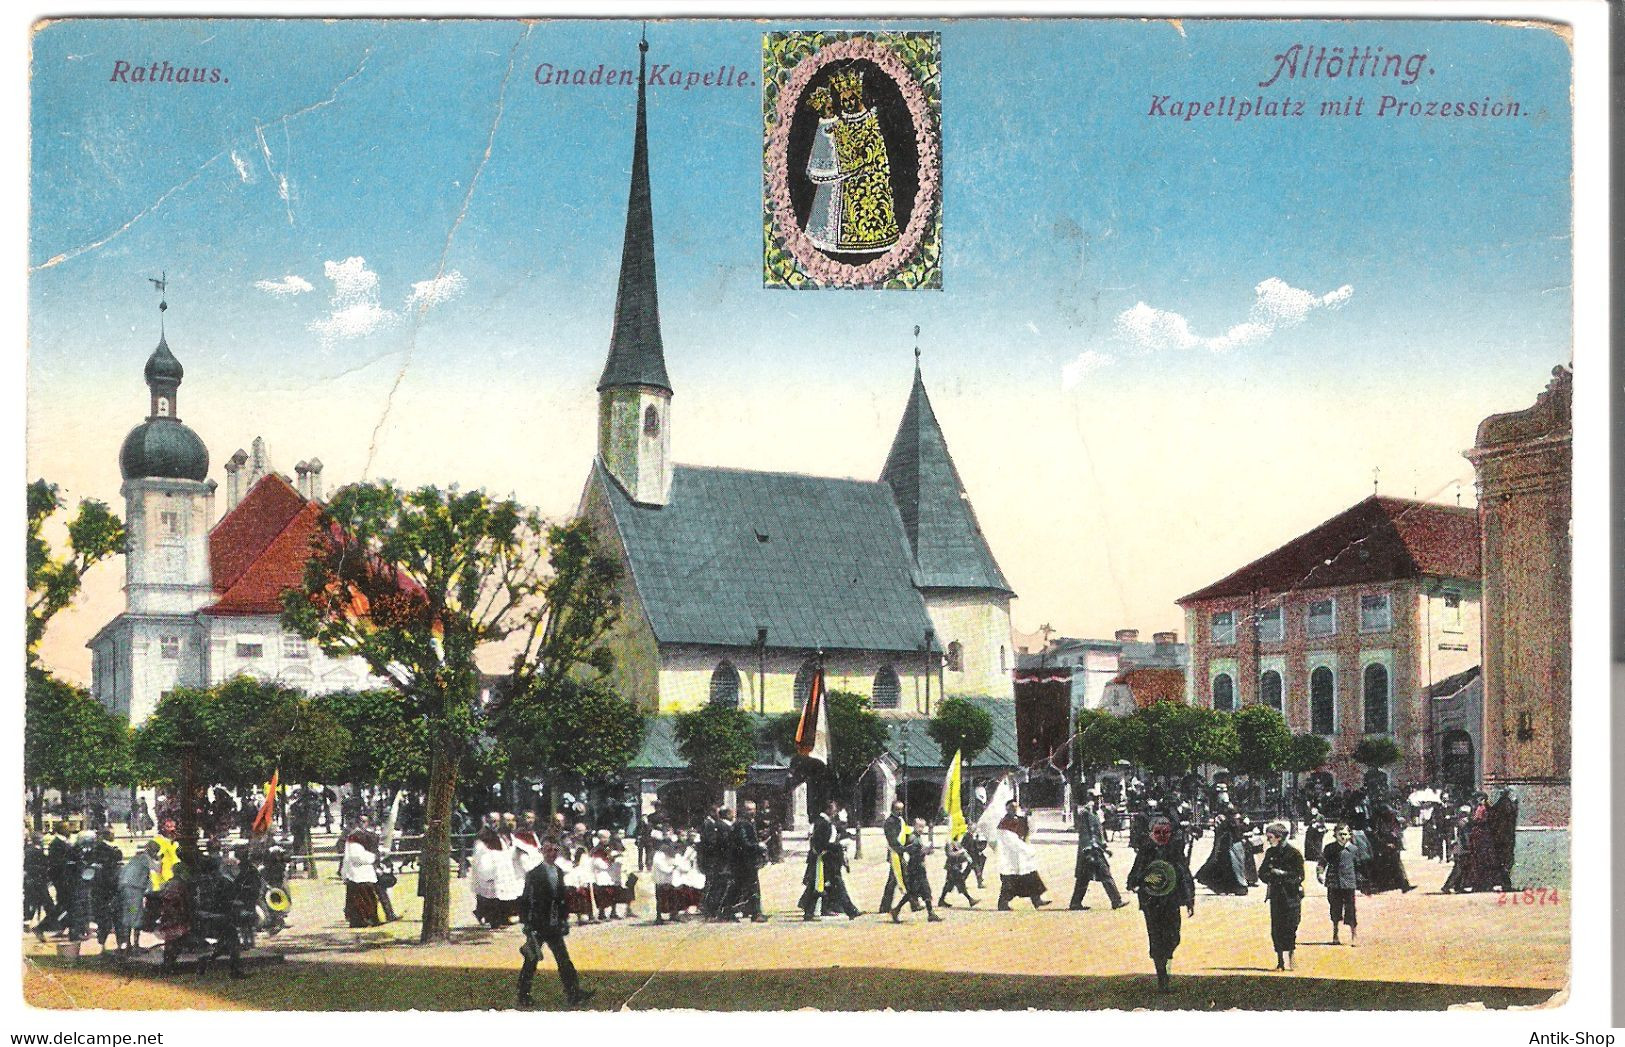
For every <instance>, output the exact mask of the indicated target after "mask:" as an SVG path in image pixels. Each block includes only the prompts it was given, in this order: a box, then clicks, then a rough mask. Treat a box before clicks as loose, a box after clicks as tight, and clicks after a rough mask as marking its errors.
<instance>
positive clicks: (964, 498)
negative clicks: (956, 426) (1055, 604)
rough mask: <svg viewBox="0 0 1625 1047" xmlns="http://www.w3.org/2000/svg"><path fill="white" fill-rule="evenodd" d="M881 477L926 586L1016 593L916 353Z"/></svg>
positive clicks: (923, 584) (922, 585)
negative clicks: (974, 505) (985, 530)
mask: <svg viewBox="0 0 1625 1047" xmlns="http://www.w3.org/2000/svg"><path fill="white" fill-rule="evenodd" d="M880 478H881V479H882V480H884V481H885V482H886V483H887V484H888V485H890V487H891V490H892V498H893V499H894V500H895V501H896V502H897V512H898V515H899V516H901V517H902V518H903V530H904V532H905V534H906V535H907V536H908V543H909V550H910V551H911V552H912V553H913V554H914V563H915V566H916V568H917V571H918V574H917V582H916V584H918V585H919V587H920V588H921V589H927V590H930V589H979V590H987V591H991V592H996V593H1005V594H1010V595H1013V593H1011V589H1010V583H1009V582H1007V581H1005V578H1004V573H1003V572H1002V571H1000V570H999V565H998V563H997V562H996V561H995V560H994V559H993V550H992V549H990V548H988V544H987V539H986V538H985V537H983V535H982V528H981V526H980V525H979V524H977V522H976V513H975V511H974V510H973V509H971V504H970V495H968V494H967V493H966V492H965V484H964V481H962V480H961V479H960V478H959V470H958V469H957V468H955V466H954V460H953V456H952V455H950V454H949V453H948V440H947V438H946V437H945V436H943V435H942V426H941V425H939V424H938V423H937V415H936V412H935V411H933V410H932V409H931V398H930V397H929V396H928V395H926V391H925V379H924V378H923V377H922V376H921V373H920V357H919V350H917V349H916V350H915V356H914V386H913V388H912V389H910V390H909V396H908V405H907V406H906V407H905V408H904V409H903V421H902V423H901V424H900V425H898V427H897V436H896V437H895V438H894V439H893V440H892V445H891V453H890V454H888V455H887V456H886V465H885V467H884V468H882V469H881V471H880Z"/></svg>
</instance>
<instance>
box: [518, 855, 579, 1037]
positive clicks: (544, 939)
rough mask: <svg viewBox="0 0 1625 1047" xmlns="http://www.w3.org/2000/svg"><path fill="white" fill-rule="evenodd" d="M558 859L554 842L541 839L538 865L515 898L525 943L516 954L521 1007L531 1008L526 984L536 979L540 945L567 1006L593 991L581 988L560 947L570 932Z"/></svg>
mask: <svg viewBox="0 0 1625 1047" xmlns="http://www.w3.org/2000/svg"><path fill="white" fill-rule="evenodd" d="M558 856H559V845H558V841H557V840H554V839H551V838H549V839H547V840H544V841H543V843H542V863H541V864H540V865H538V866H536V867H535V868H533V869H531V871H530V872H529V873H528V874H526V876H525V891H524V894H522V895H521V896H520V899H519V922H520V923H521V924H523V925H524V928H525V944H524V945H522V946H520V948H519V955H521V956H522V957H524V963H523V964H521V965H520V968H519V1006H521V1007H532V1006H534V1005H535V1003H534V1001H533V1000H532V999H531V996H530V985H531V982H532V981H533V980H534V979H535V977H536V963H537V961H538V960H540V959H541V958H542V946H544V945H545V946H547V947H548V949H550V950H551V951H552V953H553V962H554V963H556V964H558V967H559V981H560V982H562V983H563V985H564V998H565V1000H566V1001H567V1002H568V1003H569V1004H570V1006H572V1007H574V1006H576V1005H577V1004H581V1003H585V1002H586V1001H587V1000H588V999H589V998H591V996H592V994H593V992H594V990H592V989H582V988H581V981H580V979H579V978H578V977H577V976H576V968H575V964H573V963H571V962H570V950H569V949H567V948H565V945H564V936H565V935H567V934H569V933H570V902H569V894H568V892H567V891H566V890H565V887H564V876H563V874H562V873H560V872H559V867H558V865H557V864H556V859H557V858H558Z"/></svg>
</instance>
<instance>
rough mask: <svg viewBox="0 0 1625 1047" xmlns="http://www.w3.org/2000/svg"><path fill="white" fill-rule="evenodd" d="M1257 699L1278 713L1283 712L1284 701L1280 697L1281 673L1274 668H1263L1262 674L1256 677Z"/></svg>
mask: <svg viewBox="0 0 1625 1047" xmlns="http://www.w3.org/2000/svg"><path fill="white" fill-rule="evenodd" d="M1258 700H1259V701H1261V702H1263V703H1264V704H1265V705H1267V706H1269V707H1270V708H1271V709H1274V710H1275V711H1276V712H1278V713H1279V712H1285V702H1284V701H1283V700H1282V697H1281V674H1280V673H1278V672H1276V671H1275V670H1274V669H1265V670H1264V675H1263V676H1260V677H1259V678H1258Z"/></svg>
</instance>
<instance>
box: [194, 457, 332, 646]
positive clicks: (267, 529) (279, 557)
mask: <svg viewBox="0 0 1625 1047" xmlns="http://www.w3.org/2000/svg"><path fill="white" fill-rule="evenodd" d="M320 516H321V507H320V506H319V505H317V503H315V502H312V501H307V500H306V499H305V498H304V496H303V495H301V494H300V493H299V492H298V491H296V490H294V489H293V485H292V484H290V483H288V481H286V480H284V479H283V478H282V477H280V476H278V475H276V474H275V473H272V474H271V475H269V476H266V477H264V478H262V479H261V480H260V481H259V482H258V483H256V484H255V485H254V487H253V488H252V489H251V490H250V491H249V492H248V494H247V495H245V496H244V497H243V500H242V501H240V502H238V503H237V505H236V506H235V507H234V508H233V509H232V510H231V511H230V512H228V513H227V514H226V515H225V516H224V517H222V518H221V520H220V522H219V523H218V524H216V525H215V528H214V530H213V531H210V532H209V571H210V575H211V577H212V578H213V579H214V591H215V592H216V593H218V594H220V598H219V600H218V601H216V602H215V604H214V605H213V606H211V607H208V608H206V609H205V613H206V614H228V615H249V614H280V613H281V612H282V594H283V592H284V591H286V590H288V589H293V588H297V587H298V586H299V585H300V584H302V582H303V580H304V571H305V561H306V560H308V559H309V558H310V544H311V539H312V538H313V537H315V534H316V526H317V521H318V519H319V518H320Z"/></svg>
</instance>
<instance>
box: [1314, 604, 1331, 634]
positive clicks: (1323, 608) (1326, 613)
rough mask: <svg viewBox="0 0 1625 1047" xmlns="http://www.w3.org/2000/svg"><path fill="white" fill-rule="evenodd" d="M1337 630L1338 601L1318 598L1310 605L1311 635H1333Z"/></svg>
mask: <svg viewBox="0 0 1625 1047" xmlns="http://www.w3.org/2000/svg"><path fill="white" fill-rule="evenodd" d="M1336 632H1337V601H1336V600H1316V601H1314V602H1313V603H1311V604H1310V605H1309V635H1310V636H1331V635H1332V634H1334V633H1336Z"/></svg>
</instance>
